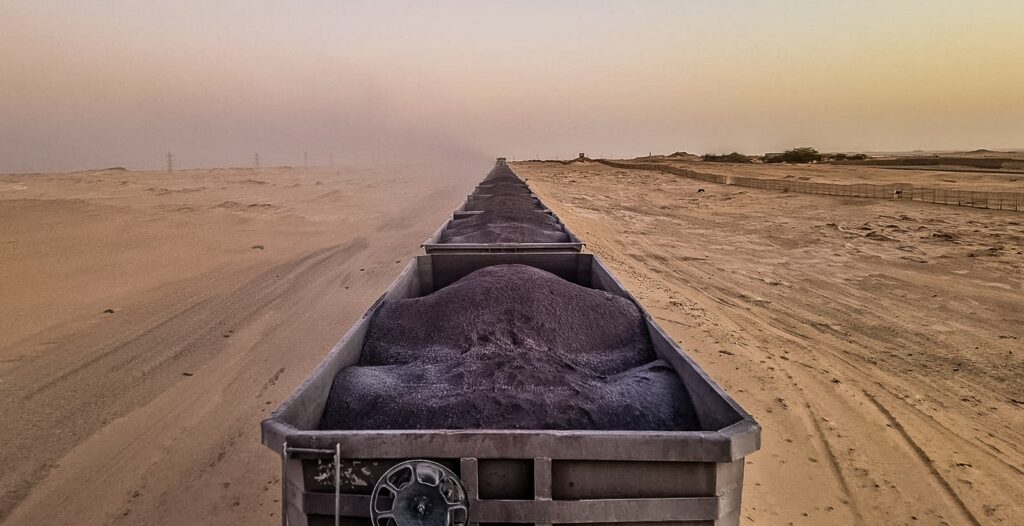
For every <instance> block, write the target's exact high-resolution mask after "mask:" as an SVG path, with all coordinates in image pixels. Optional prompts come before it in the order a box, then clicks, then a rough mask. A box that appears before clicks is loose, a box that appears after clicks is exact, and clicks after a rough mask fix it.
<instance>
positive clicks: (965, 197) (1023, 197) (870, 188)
mask: <svg viewBox="0 0 1024 526" xmlns="http://www.w3.org/2000/svg"><path fill="white" fill-rule="evenodd" d="M595 160H596V161H597V162H599V163H601V164H604V165H607V166H611V167H613V168H623V169H627V170H652V171H659V172H667V173H670V174H675V175H680V176H683V177H687V178H690V179H697V180H699V181H706V182H709V183H718V184H732V185H736V186H743V187H747V188H761V189H764V190H779V191H782V192H797V193H803V194H820V195H836V196H844V197H868V198H875V199H907V200H910V201H920V202H923V203H935V204H940V205H952V206H969V207H972V208H991V209H995V210H1014V211H1017V212H1020V211H1024V193H1021V192H977V191H972V190H953V189H946V188H928V187H918V186H914V185H912V184H908V183H890V184H836V183H813V182H809V181H791V180H788V179H766V178H760V177H738V176H731V175H720V174H709V173H701V172H695V171H693V170H687V169H685V168H677V167H674V166H665V165H662V164H646V163H623V162H618V161H608V160H605V159H595Z"/></svg>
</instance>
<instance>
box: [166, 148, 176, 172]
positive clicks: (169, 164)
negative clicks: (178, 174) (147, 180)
mask: <svg viewBox="0 0 1024 526" xmlns="http://www.w3.org/2000/svg"><path fill="white" fill-rule="evenodd" d="M173 171H174V156H173V155H171V152H167V173H171V172H173Z"/></svg>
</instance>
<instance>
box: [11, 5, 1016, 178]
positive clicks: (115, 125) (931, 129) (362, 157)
mask: <svg viewBox="0 0 1024 526" xmlns="http://www.w3.org/2000/svg"><path fill="white" fill-rule="evenodd" d="M796 145H812V146H816V147H818V148H819V149H835V150H863V149H867V150H901V149H917V148H921V149H950V148H971V149H973V148H980V147H986V148H1021V147H1024V1H1021V0H1009V1H959V2H951V1H941V0H920V1H911V0H903V1H892V0H889V1H878V2H871V1H863V2H853V1H838V0H837V1H828V0H823V1H822V0H819V1H811V0H807V1H770V0H764V1H754V0H750V1H705V2H701V1H683V0H677V1H648V2H643V1H623V2H610V1H609V2H599V1H574V2H570V1H565V2H549V1H537V2H512V1H505V2H485V1H465V2H454V1H453V2H427V1H416V2H413V1H410V2H371V1H367V2H349V1H327V0H301V1H299V0H295V1H291V2H287V1H283V0H278V1H269V0H266V1H265V0H222V1H216V0H164V1H144V0H135V1H128V0H122V1H117V0H64V1H57V0H0V172H12V171H45V170H65V169H79V168H89V167H102V166H112V165H122V166H128V167H134V168H155V167H159V166H160V165H161V163H162V162H163V161H162V158H163V155H164V153H165V152H167V151H173V152H174V154H175V157H176V159H177V163H178V164H179V166H185V167H188V166H217V165H249V164H250V163H251V162H252V157H253V154H254V153H256V152H259V153H260V156H261V159H262V161H263V163H264V164H267V165H270V164H292V165H300V164H301V163H302V156H303V152H304V151H308V152H309V157H310V163H316V164H327V162H328V160H329V158H330V157H329V156H330V155H333V156H334V159H335V162H337V163H342V162H370V161H394V160H398V161H402V160H408V159H410V158H413V157H419V158H430V159H434V158H445V157H460V158H472V157H476V156H478V157H480V158H481V159H483V158H490V157H494V156H496V155H502V154H505V155H508V156H510V157H511V156H515V157H518V158H524V157H527V158H530V157H534V156H536V155H540V156H542V157H554V156H556V155H558V156H561V157H563V158H564V157H566V156H570V155H573V154H574V153H576V152H581V151H585V152H587V153H588V154H591V155H595V156H633V155H637V154H646V153H647V152H648V151H654V152H665V153H667V152H672V151H676V150H687V151H691V152H694V151H695V152H705V151H721V152H725V151H732V150H739V151H741V152H748V153H761V152H764V151H775V150H780V149H783V148H785V147H791V146H796Z"/></svg>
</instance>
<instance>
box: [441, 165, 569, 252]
mask: <svg viewBox="0 0 1024 526" xmlns="http://www.w3.org/2000/svg"><path fill="white" fill-rule="evenodd" d="M467 204H468V205H469V206H468V208H471V209H473V210H477V211H480V212H481V213H479V214H475V215H471V216H470V217H465V218H462V219H453V220H452V221H451V222H450V223H448V226H447V228H445V229H444V230H443V231H442V232H441V237H440V238H439V239H438V242H439V243H567V242H569V241H571V240H570V238H569V235H568V234H567V233H566V232H565V228H564V227H563V226H562V224H561V223H560V222H559V221H558V219H556V218H555V217H554V216H553V215H551V214H550V213H547V212H544V211H542V210H541V204H540V201H539V200H538V199H537V198H536V197H534V196H533V195H531V192H530V188H529V187H528V186H526V184H525V183H524V182H523V181H521V180H520V179H519V178H518V177H516V175H515V174H514V173H512V170H511V169H509V168H508V167H507V166H497V167H495V169H494V170H492V171H491V173H490V174H489V175H488V177H487V178H485V179H484V181H483V183H481V184H480V186H478V187H477V189H476V191H475V192H474V193H473V195H472V198H471V202H468V203H467Z"/></svg>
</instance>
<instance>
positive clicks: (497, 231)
mask: <svg viewBox="0 0 1024 526" xmlns="http://www.w3.org/2000/svg"><path fill="white" fill-rule="evenodd" d="M568 241H569V235H568V234H566V233H565V229H564V228H562V224H561V223H559V222H558V220H557V219H555V218H554V217H553V216H551V215H550V214H546V213H544V212H541V211H539V210H522V209H513V208H498V209H494V210H487V211H484V212H482V213H479V214H475V215H472V216H469V217H466V218H464V219H453V220H452V221H451V222H450V223H448V228H445V229H444V231H442V232H441V239H440V242H441V243H565V242H568Z"/></svg>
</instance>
